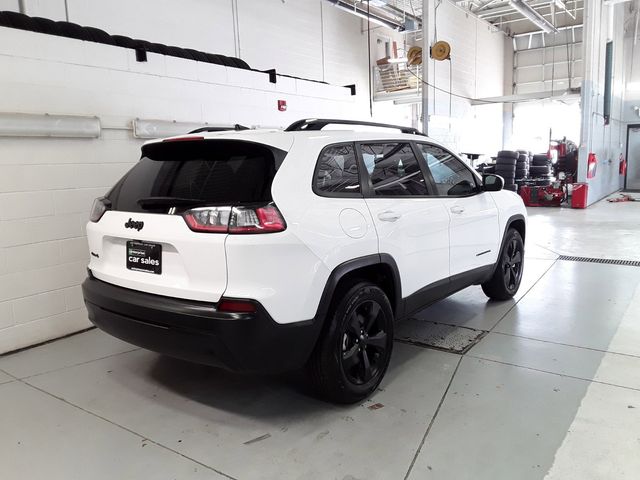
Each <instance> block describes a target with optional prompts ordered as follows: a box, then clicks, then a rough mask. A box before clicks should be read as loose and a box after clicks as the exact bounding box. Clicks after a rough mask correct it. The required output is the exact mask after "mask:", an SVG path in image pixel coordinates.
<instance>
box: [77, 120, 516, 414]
mask: <svg viewBox="0 0 640 480" xmlns="http://www.w3.org/2000/svg"><path fill="white" fill-rule="evenodd" d="M330 124H348V125H350V124H358V125H368V126H375V127H380V126H381V125H380V124H372V123H362V122H351V121H342V120H321V119H313V120H302V121H299V122H296V123H294V124H292V125H291V126H290V127H288V128H287V129H286V130H284V131H281V130H245V131H223V132H200V133H194V134H190V135H186V136H181V137H175V138H168V139H164V140H157V141H151V142H148V143H146V144H145V145H144V146H143V147H142V159H141V160H140V161H139V162H138V163H137V164H136V165H135V166H134V167H133V168H132V169H131V170H130V171H129V172H128V173H127V174H126V175H125V176H124V177H123V178H122V179H121V180H120V181H119V182H118V183H117V184H116V185H115V186H114V187H113V188H112V189H111V190H110V191H109V193H108V194H107V195H106V196H105V197H102V198H99V199H97V200H96V202H95V203H94V206H93V210H92V213H91V221H90V222H89V224H88V226H87V234H88V239H89V250H90V253H91V258H90V264H89V277H88V278H87V280H86V281H85V282H84V284H83V294H84V299H85V303H86V305H87V309H88V312H89V318H90V319H91V321H92V322H93V323H94V324H95V325H96V326H98V327H99V328H101V329H102V330H104V331H106V332H108V333H110V334H112V335H114V336H116V337H119V338H121V339H123V340H126V341H128V342H130V343H133V344H136V345H139V346H141V347H144V348H148V349H151V350H155V351H158V352H161V353H164V354H167V355H170V356H175V357H179V358H183V359H188V360H192V361H195V362H199V363H205V364H210V365H217V366H222V367H225V368H227V369H231V370H234V371H242V372H263V373H276V372H282V371H286V370H292V369H297V368H300V367H303V366H306V367H307V368H308V371H309V376H310V378H311V379H312V381H313V383H314V385H315V386H316V388H317V390H318V392H319V393H320V394H321V395H322V396H323V397H324V398H326V399H329V400H332V401H335V402H344V403H347V402H356V401H359V400H362V399H363V398H365V397H366V396H368V395H369V394H370V393H371V392H372V391H373V390H374V389H375V388H376V387H377V386H378V384H379V383H380V381H381V379H382V377H383V375H384V373H385V371H386V369H387V366H388V364H389V358H390V355H391V350H392V347H393V325H394V321H395V320H398V319H400V318H402V317H407V316H409V315H411V314H412V313H414V312H416V311H418V310H420V309H422V308H424V307H425V306H427V305H429V304H431V303H433V302H435V301H437V300H439V299H441V298H444V297H446V296H448V295H451V294H452V293H454V292H456V291H458V290H461V289H463V288H465V287H467V286H469V285H475V284H481V285H482V288H483V290H484V292H485V293H486V294H487V295H488V296H489V297H490V298H493V299H498V300H505V299H508V298H510V297H512V296H513V295H514V294H515V293H516V291H517V290H518V287H519V285H520V280H521V278H522V271H523V261H524V238H525V228H526V211H525V208H524V206H523V203H522V201H521V199H520V197H518V196H517V195H515V194H514V193H512V192H509V191H504V190H502V185H503V182H502V179H501V178H500V177H498V176H495V175H488V176H485V177H484V179H481V178H480V177H479V176H478V175H477V174H476V173H475V172H474V171H473V170H471V169H470V168H469V167H468V166H467V165H466V164H465V163H464V162H463V161H461V160H460V159H459V158H458V157H457V156H456V155H455V154H453V153H451V152H450V151H449V150H447V149H446V148H444V147H442V146H440V145H438V144H437V143H436V142H434V141H432V140H430V139H429V138H427V137H425V136H423V135H421V134H420V133H419V132H418V131H417V130H415V129H411V128H404V127H393V126H385V127H388V129H387V132H389V131H392V130H394V129H397V130H400V132H401V133H393V132H392V133H385V132H381V129H380V128H378V129H377V131H371V132H367V133H362V132H356V131H346V130H332V131H327V130H323V128H324V127H326V126H327V125H330ZM343 128H344V127H343ZM374 130H375V129H374Z"/></svg>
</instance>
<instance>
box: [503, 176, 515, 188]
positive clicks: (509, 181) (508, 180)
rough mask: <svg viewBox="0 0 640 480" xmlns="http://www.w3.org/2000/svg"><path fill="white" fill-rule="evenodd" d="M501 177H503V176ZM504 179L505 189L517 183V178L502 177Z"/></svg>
mask: <svg viewBox="0 0 640 480" xmlns="http://www.w3.org/2000/svg"><path fill="white" fill-rule="evenodd" d="M500 176H501V177H502V175H500ZM502 179H503V180H504V186H505V188H506V187H507V185H513V184H514V183H516V177H502Z"/></svg>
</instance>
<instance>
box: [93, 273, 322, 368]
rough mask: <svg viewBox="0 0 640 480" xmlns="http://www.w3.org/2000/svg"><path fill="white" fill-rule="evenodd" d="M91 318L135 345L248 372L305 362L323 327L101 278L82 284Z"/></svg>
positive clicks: (99, 325)
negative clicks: (132, 287) (231, 310)
mask: <svg viewBox="0 0 640 480" xmlns="http://www.w3.org/2000/svg"><path fill="white" fill-rule="evenodd" d="M82 293H83V296H84V301H85V304H86V306H87V310H88V313H89V319H90V320H91V322H93V324H94V325H95V326H97V327H98V328H100V329H101V330H104V331H105V332H107V333H109V334H111V335H113V336H114V337H117V338H120V339H122V340H124V341H126V342H129V343H132V344H134V345H137V346H140V347H143V348H146V349H149V350H153V351H156V352H159V353H163V354H165V355H169V356H172V357H177V358H182V359H184V360H189V361H193V362H196V363H203V364H206V365H214V366H218V367H222V368H225V369H228V370H233V371H237V372H246V373H279V372H285V371H289V370H295V369H297V368H300V367H302V366H303V365H304V364H305V363H306V361H307V359H308V358H309V356H310V354H311V352H312V350H313V348H314V347H315V343H316V340H317V338H318V335H319V333H320V326H321V325H320V322H319V321H304V322H296V323H294V324H287V325H282V324H278V323H276V322H275V321H274V320H273V319H272V318H271V317H270V316H269V314H268V313H267V311H266V310H265V309H264V308H263V307H262V306H261V305H259V304H257V312H256V313H251V314H237V313H226V312H218V311H217V310H216V304H213V303H206V302H197V301H192V300H181V299H176V298H170V297H163V296H160V295H152V294H149V293H143V292H138V291H135V290H130V289H126V288H122V287H118V286H115V285H112V284H109V283H106V282H103V281H101V280H98V279H96V278H95V277H93V276H92V275H91V274H89V277H88V278H87V279H86V280H85V281H84V283H83V284H82Z"/></svg>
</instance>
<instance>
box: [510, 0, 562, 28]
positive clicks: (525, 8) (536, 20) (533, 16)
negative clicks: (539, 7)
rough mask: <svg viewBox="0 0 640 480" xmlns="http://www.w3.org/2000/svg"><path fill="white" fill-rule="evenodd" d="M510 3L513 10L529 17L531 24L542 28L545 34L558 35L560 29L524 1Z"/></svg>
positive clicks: (514, 0) (517, 0)
mask: <svg viewBox="0 0 640 480" xmlns="http://www.w3.org/2000/svg"><path fill="white" fill-rule="evenodd" d="M510 3H511V5H512V6H513V8H515V9H516V10H517V11H518V12H520V13H521V14H522V15H524V16H525V17H527V19H528V20H529V21H530V22H531V23H533V24H534V25H535V26H537V27H538V28H540V29H541V30H542V31H543V32H544V33H558V29H557V28H556V27H555V26H554V25H553V23H551V22H550V21H549V20H547V19H546V18H544V17H543V16H542V15H541V14H540V13H538V12H537V11H536V10H534V8H533V7H531V6H530V5H529V4H528V3H526V2H525V1H524V0H510Z"/></svg>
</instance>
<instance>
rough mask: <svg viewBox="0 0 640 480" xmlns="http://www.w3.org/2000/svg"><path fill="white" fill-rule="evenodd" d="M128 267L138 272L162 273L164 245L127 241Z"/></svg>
mask: <svg viewBox="0 0 640 480" xmlns="http://www.w3.org/2000/svg"><path fill="white" fill-rule="evenodd" d="M127 268H128V269H129V270H134V271H136V272H145V273H153V274H156V275H160V274H161V273H162V245H159V244H157V243H147V242H140V241H137V240H129V241H128V242H127Z"/></svg>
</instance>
